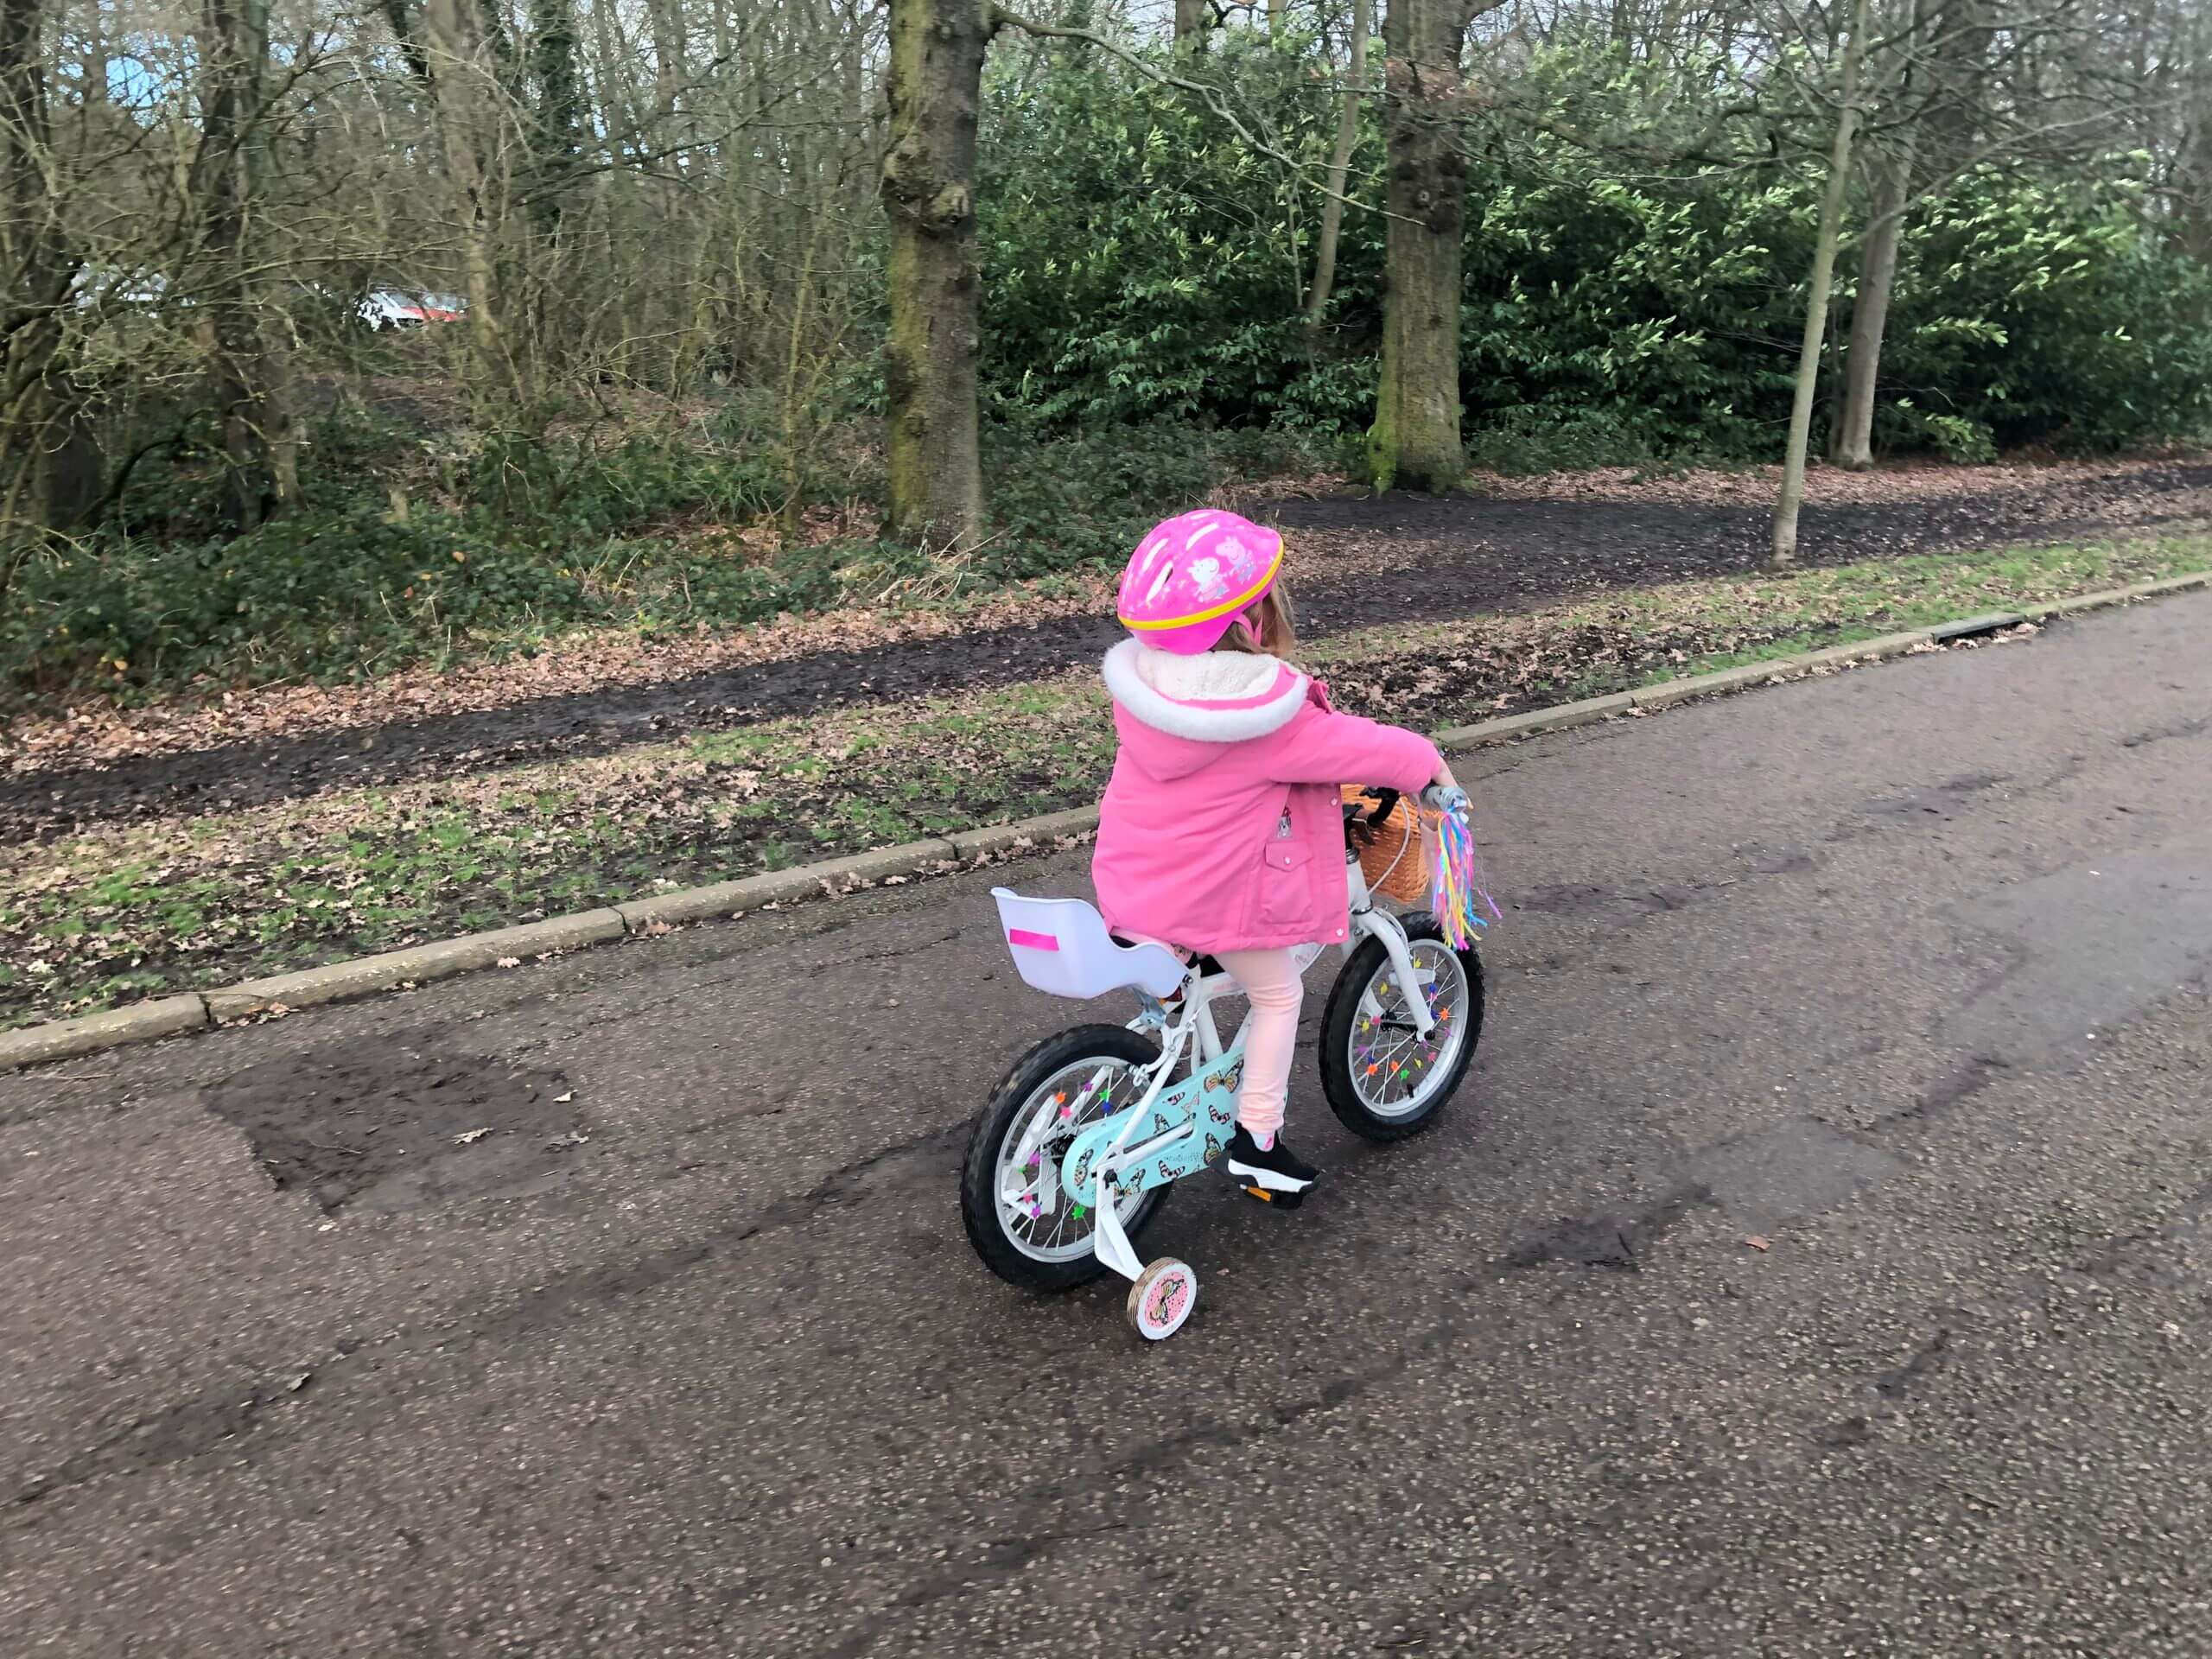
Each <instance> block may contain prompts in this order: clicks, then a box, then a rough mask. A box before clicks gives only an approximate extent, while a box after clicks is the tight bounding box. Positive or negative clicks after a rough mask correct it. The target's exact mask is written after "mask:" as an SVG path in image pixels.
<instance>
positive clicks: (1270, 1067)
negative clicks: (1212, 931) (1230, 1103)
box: [1215, 950, 1306, 1137]
mask: <svg viewBox="0 0 2212 1659" xmlns="http://www.w3.org/2000/svg"><path fill="white" fill-rule="evenodd" d="M1215 960H1216V961H1217V962H1219V963H1221V965H1222V966H1223V967H1224V968H1226V969H1228V970H1229V972H1230V976H1231V977H1232V978H1234V979H1235V980H1236V983H1237V986H1238V987H1239V988H1241V989H1242V990H1243V993H1244V995H1245V999H1246V1000H1247V1001H1249V1002H1250V1003H1251V1005H1252V1017H1251V1018H1250V1019H1249V1020H1248V1021H1246V1023H1245V1027H1244V1086H1243V1088H1242V1089H1241V1090H1238V1091H1237V1095H1236V1121H1237V1122H1239V1123H1241V1124H1243V1126H1244V1127H1245V1128H1247V1129H1249V1130H1250V1131H1251V1132H1252V1133H1253V1134H1254V1135H1259V1136H1263V1137H1264V1136H1267V1135H1273V1134H1274V1132H1275V1131H1276V1130H1277V1129H1280V1128H1282V1109H1283V1102H1284V1100H1285V1098H1286V1097H1287V1096H1288V1095H1289V1093H1290V1062H1291V1058H1292V1056H1293V1055H1294V1054H1295V1053H1296V1052H1298V1005H1299V1003H1300V1001H1302V1000H1303V999H1304V997H1305V995H1306V984H1305V982H1304V981H1303V980H1302V979H1300V976H1299V972H1298V964H1297V959H1296V957H1294V955H1293V954H1292V952H1290V951H1289V950H1222V951H1217V952H1216V953H1215Z"/></svg>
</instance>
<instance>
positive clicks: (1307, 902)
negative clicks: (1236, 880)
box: [1252, 812, 1313, 933]
mask: <svg viewBox="0 0 2212 1659" xmlns="http://www.w3.org/2000/svg"><path fill="white" fill-rule="evenodd" d="M1312 860H1313V849H1312V848H1310V847H1308V846H1307V845H1306V837H1305V836H1301V835H1300V834H1299V833H1298V832H1297V830H1296V829H1295V828H1294V826H1293V825H1292V823H1291V821H1290V815H1289V814H1288V813H1287V812H1286V813H1284V814H1283V816H1282V821H1281V823H1278V824H1276V826H1275V832H1274V835H1272V836H1268V839H1267V841H1266V842H1265V843H1264V844H1263V845H1262V848H1261V849H1260V879H1259V894H1258V902H1257V903H1256V904H1255V906H1253V914H1252V925H1253V927H1254V929H1255V931H1260V932H1262V933H1265V932H1268V931H1276V930H1280V929H1282V928H1287V927H1297V926H1300V925H1303V924H1304V922H1305V921H1306V915H1307V912H1309V911H1310V910H1311V909H1312V908H1313V906H1312V903H1311V898H1312V895H1311V893H1310V892H1309V891H1308V889H1309V887H1310V886H1311V878H1310V877H1309V876H1308V874H1307V872H1306V866H1307V865H1308V864H1309V863H1310V862H1311V861H1312Z"/></svg>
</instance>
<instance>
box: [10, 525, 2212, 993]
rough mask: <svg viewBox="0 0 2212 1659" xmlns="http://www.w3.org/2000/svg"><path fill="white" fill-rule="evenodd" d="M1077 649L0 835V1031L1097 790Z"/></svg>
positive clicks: (1853, 606) (1568, 652)
mask: <svg viewBox="0 0 2212 1659" xmlns="http://www.w3.org/2000/svg"><path fill="white" fill-rule="evenodd" d="M2208 566H2212V537H2203V536H2196V537H2182V538H2167V539H2163V540H2155V541H2139V542H2129V543H2113V544H2107V545H2099V546H2088V547H2055V548H2042V549H2031V550H2017V549H2015V550H1999V551H1994V552H1988V553H1980V554H1973V555H1967V556H1926V557H1922V558H1916V559H1906V560H1889V561H1882V562H1879V563H1866V564H1863V565H1854V566H1841V567H1835V568H1831V569H1823V570H1819V571H1814V572H1808V573H1805V574H1803V575H1794V576H1789V577H1779V578H1769V577H1761V578H1756V579H1738V580H1708V581H1703V582H1686V583H1679V584H1673V585H1670V586H1667V587H1662V588H1648V589H1640V590H1633V591H1630V592H1624V593H1619V594H1611V595H1609V596H1607V597H1605V598H1604V599H1601V600H1596V601H1586V602H1581V603H1576V604H1571V605H1564V606H1559V607H1552V608H1550V609H1547V610H1542V611H1537V612H1531V613H1518V614H1513V615H1507V616H1491V617H1481V618H1472V619H1464V620H1455V621H1452V622H1445V623H1435V624H1428V625H1414V626H1394V627H1389V628H1379V629H1370V630H1366V631H1363V632H1360V633H1357V634H1352V635H1345V636H1341V637H1339V638H1336V639H1330V640H1328V641H1326V642H1325V643H1324V644H1323V645H1320V646H1319V647H1317V648H1316V649H1315V651H1314V652H1312V653H1311V656H1312V659H1313V667H1314V669H1315V671H1317V672H1318V673H1320V674H1321V675H1323V676H1324V677H1326V678H1328V679H1329V681H1330V683H1331V686H1332V692H1333V694H1334V695H1335V697H1336V699H1337V701H1338V704H1339V705H1340V706H1342V707H1345V708H1348V709H1354V710H1356V711H1357V712H1360V713H1364V714H1370V715H1376V716H1377V717H1381V718H1388V719H1390V720H1393V721H1399V722H1402V723H1404V724H1408V725H1414V726H1418V727H1421V728H1425V729H1428V730H1432V731H1439V730H1444V729H1447V728H1452V727H1456V726H1460V725H1465V724H1467V723H1469V722H1471V721H1480V720H1484V719H1489V718H1491V717H1494V716H1498V715H1513V714H1518V713H1523V712H1527V711H1529V710H1533V709H1542V708H1545V707H1548V706H1553V705H1556V704H1559V703H1561V702H1571V701H1573V700H1575V699H1578V698H1581V697H1587V696H1599V695H1602V694H1605V693H1607V692H1612V691H1622V690H1635V689H1637V688H1640V687H1643V686H1647V685H1649V684H1652V683H1656V682H1659V681H1664V680H1667V679H1670V678H1676V677H1684V676H1688V675H1694V674H1698V673H1703V672H1707V671H1713V670H1715V669H1719V668H1723V667H1728V666H1732V665H1734V664H1739V663H1757V662H1761V661H1765V660H1770V659H1773V658H1781V657H1784V656H1788V655H1790V654H1793V653H1796V652H1803V651H1807V650H1811V649H1817V648H1819V647H1822V646H1833V645H1848V644H1852V643H1855V642H1858V641H1860V640H1864V639H1871V638H1873V637H1875V636H1877V635H1878V634H1882V633H1887V632H1896V631H1897V630H1900V629H1905V628H1911V627H1916V626H1929V625H1930V624H1934V623H1938V622H1942V621H1946V620H1951V619H1954V618H1957V617H1961V616H1966V615H1970V614H1974V613H1983V612H1989V611H1995V610H2004V609H2017V608H2020V607H2026V606H2031V605H2035V604H2038V603H2046V602H2050V601H2055V600H2058V599H2062V598H2065V597H2069V596H2071V595H2075V594H2083V593H2088V592H2092V591H2096V590H2101V589H2103V588H2112V587H2114V586H2117V585H2119V584H2120V583H2124V582H2133V581H2138V580H2142V579H2145V578H2152V577H2160V576H2168V575H2180V574H2183V573H2185V572H2191V571H2196V570H2201V569H2206V568H2207V567H2208ZM1111 759H1112V733H1111V728H1110V723H1109V721H1108V720H1107V718H1106V712H1105V704H1104V698H1103V691H1102V690H1100V688H1099V686H1098V683H1097V679H1096V674H1095V672H1094V671H1090V670H1088V669H1086V670H1083V671H1076V672H1071V673H1068V674H1064V675H1060V676H1057V677H1053V678H1051V679H1047V680H1043V681H1037V682H1032V683H1025V684H1020V685H1014V686H1006V687H997V688H992V689H989V690H982V691H977V692H973V693H968V694H964V695H959V696H936V697H930V698H926V699H920V700H916V701H913V702H906V703H899V704H894V705H892V706H889V707H884V708H876V709H845V710H840V711H836V712H835V713H832V714H829V715H818V716H809V717H795V718H791V719H787V720H784V721H774V722H771V723H769V724H766V725H763V726H760V727H755V728H745V729H742V730H738V731H721V732H712V733H702V734H696V735H695V736H691V737H688V738H682V739H677V740H674V741H669V742H666V743H661V744H655V745H648V746H639V747H633V748H631V749H628V750H625V751H621V752H619V753H614V754H610V755H602V756H596V757H591V758H588V759H582V760H574V761H565V762H564V761H550V762H545V763H542V764H537V765H531V766H518V767H512V768H508V769H505V770H504V771H499V772H488V773H485V774H482V775H480V776H476V777H470V778H462V779H441V780H436V781H428V782H423V783H420V784H411V785H394V786H391V787H385V788H379V789H367V790H360V791H346V792H341V793H339V794H334V795H331V796H326V797H321V798H316V799H315V800H313V801H309V802H306V803H299V804H283V805H277V806H270V807H265V808H254V809H249V810H245V811H242V812H238V813H234V814H230V815H221V816H210V817H194V818H183V819H175V820H167V821H156V822H155V823H150V824H142V825H131V826H116V827H111V828H103V829H97V830H92V831H89V832H87V833H86V834H84V835H81V836H76V837H73V838H71V839H68V840H66V841H61V842H54V843H49V844H47V845H44V846H23V847H17V848H16V849H10V850H9V851H8V852H6V853H4V854H0V876H4V880H0V1029H8V1028H11V1027H19V1026H22V1025H26V1024H30V1023H34V1022H37V1021H42V1020H55V1019H62V1018H67V1017H70V1016H73V1015H76V1014H86V1013H90V1012H95V1011H99V1010H101V1009H105V1008H109V1007H115V1006H117V1005H118V1004H120V1003H124V1002H128V1001H134V1000H136V999H137V998H140V997H148V996H161V995H169V994H173V993H175V992H177V991H180V990H184V989H188V988H194V987H203V988H204V987H208V986H212V985H219V984H225V983H230V982H236V981H238V980H243V979H248V978H252V977H256V976H264V975H269V974H275V973H280V972H285V971H289V970H291V969H301V968H307V967H313V966H316V965H320V964H322V963H330V962H334V961H340V960H344V959H346V958H349V957H359V956H363V955H366V954H371V953H374V952H378V951H384V950H393V949H396V948H401V947H404V946H406V945H409V944H419V943H422V942H423V941H425V940H430V939H437V938H448V937H451V936H453V935H455V934H459V933H466V932H471V931H479V930H484V929H489V928H493V927H499V926H504V925H512V924H515V923H520V922H529V921H534V920H537V919H539V918H544V917H547V916H556V915H560V914H562V913H564V912H574V911H579V910H584V909H588V908H591V907H594V906H603V905H608V904H613V903H615V902H619V901H621V900H626V899H642V898H650V897H652V896H654V895H655V894H657V893H664V892H668V891H671V890H672V889H675V888H678V887H690V886H693V885H696V884H700V883H704V882H709V881H715V880H728V879H731V878H734V877H739V876H743V875H747V874H754V873H757V872H760V871H763V870H776V869H782V868H791V867H792V866H794V865H798V864H802V863H805V862H808V861H813V860H816V859H821V858H826V857H832V856H836V855H841V854H847V853H853V852H859V851H863V850H867V849H874V848H880V847H885V846H891V845H896V844H899V843H900V842H910V841H914V840H918V839H921V838H925V837H927V836H938V835H944V834H947V833H950V832H951V831H954V830H957V829H969V828H972V827H976V826H987V825H989V824H992V823H1005V822H1007V821H1009V820H1013V819H1018V818H1021V817H1027V816H1030V815H1034V814H1041V813H1046V812H1050V811H1053V810H1060V809H1065V808H1068V807H1071V806H1082V805H1088V804H1090V803H1091V802H1093V801H1095V800H1096V795H1097V791H1098V789H1099V787H1100V786H1101V785H1102V784H1103V779H1104V777H1105V773H1106V771H1107V769H1108V767H1109V765H1110V763H1111Z"/></svg>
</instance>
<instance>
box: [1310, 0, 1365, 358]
mask: <svg viewBox="0 0 2212 1659" xmlns="http://www.w3.org/2000/svg"><path fill="white" fill-rule="evenodd" d="M1374 13H1375V5H1374V0H1352V8H1351V47H1350V49H1349V50H1348V51H1347V52H1346V53H1345V54H1344V113H1343V115H1342V116H1341V117H1340V118H1338V122H1337V148H1336V150H1335V152H1334V153H1333V154H1332V156H1330V157H1329V194H1328V197H1327V199H1326V200H1324V201H1323V202H1322V203H1321V231H1320V235H1319V238H1317V239H1316V241H1315V243H1314V245H1313V287H1312V288H1311V289H1307V290H1306V328H1307V329H1308V330H1309V331H1318V330H1319V327H1321V315H1322V313H1323V312H1325V311H1326V310H1327V309H1328V308H1329V294H1330V291H1331V290H1332V289H1334V288H1335V286H1336V283H1337V243H1338V239H1339V238H1341V236H1342V234H1343V232H1344V186H1345V185H1346V184H1347V183H1349V182H1350V181H1351V153H1352V150H1353V149H1355V148H1356V147H1357V145H1358V143H1359V100H1360V96H1361V93H1362V91H1363V88H1364V86H1365V84H1366V80H1367V35H1368V31H1369V30H1370V29H1372V28H1373V27H1374V22H1373V19H1374Z"/></svg>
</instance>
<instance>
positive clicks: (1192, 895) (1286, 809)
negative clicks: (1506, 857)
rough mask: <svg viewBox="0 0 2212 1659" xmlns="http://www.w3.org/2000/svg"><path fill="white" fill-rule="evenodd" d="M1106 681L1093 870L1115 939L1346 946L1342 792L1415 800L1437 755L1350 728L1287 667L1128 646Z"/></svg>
mask: <svg viewBox="0 0 2212 1659" xmlns="http://www.w3.org/2000/svg"><path fill="white" fill-rule="evenodd" d="M1105 675H1106V689H1107V690H1108V691H1109V692H1110V693H1111V694H1112V696H1113V698H1114V728H1115V730H1116V733H1117V734H1119V735H1120V738H1121V745H1122V747H1121V753H1119V754H1118V755H1116V757H1115V760H1114V775H1113V777H1112V779H1110V780H1109V782H1108V784H1107V785H1106V798H1105V799H1104V800H1103V802H1101V803H1100V804H1099V809H1098V847H1097V851H1096V854H1095V855H1093V857H1092V859H1091V862H1090V874H1091V880H1092V882H1093V883H1094V885H1095V886H1096V887H1097V890H1098V907H1099V909H1100V910H1101V911H1102V912H1103V913H1104V915H1105V918H1106V925H1108V926H1109V927H1110V928H1112V929H1113V930H1114V931H1116V932H1117V933H1121V934H1124V935H1129V936H1136V937H1141V938H1151V939H1159V940H1162V941H1165V942H1166V943H1168V944H1177V945H1181V946H1182V947H1184V948H1185V949H1186V950H1202V951H1208V952H1211V951H1217V950H1276V949H1279V948H1281V947H1282V946H1286V945H1295V944H1313V943H1316V942H1319V943H1320V944H1338V943H1340V942H1341V941H1342V940H1343V938H1344V934H1345V931H1346V929H1347V927H1348V926H1349V925H1350V918H1349V916H1348V914H1347V913H1346V909H1345V889H1344V814H1343V810H1342V801H1341V798H1340V796H1339V795H1338V785H1343V784H1376V785H1383V786H1384V787H1386V788H1389V789H1395V790H1398V791H1402V792H1403V793H1407V794H1411V793H1412V792H1413V791H1415V790H1418V789H1420V788H1421V787H1422V786H1423V785H1426V784H1427V783H1428V782H1430V781H1431V780H1432V779H1433V778H1434V777H1435V776H1436V771H1437V766H1438V765H1439V756H1438V754H1437V752H1436V746H1435V745H1434V744H1433V743H1431V742H1430V741H1428V740H1427V738H1425V737H1422V736H1421V735H1420V734H1418V733H1414V732H1409V731H1406V730H1404V729H1403V728H1400V727H1396V726H1383V725H1379V724H1377V723H1376V721H1371V720H1362V719H1360V718H1359V717H1358V716H1357V715H1340V714H1338V713H1337V712H1336V711H1335V710H1334V709H1331V708H1330V707H1329V698H1328V692H1327V690H1326V688H1325V687H1324V686H1322V685H1320V684H1319V683H1317V682H1315V681H1313V680H1309V679H1308V678H1307V677H1306V676H1305V675H1303V674H1301V673H1300V672H1299V671H1297V670H1296V669H1294V668H1292V667H1291V666H1289V664H1286V663H1282V662H1279V661H1277V660H1276V659H1275V658H1273V657H1259V656H1249V655H1246V654H1243V653H1242V652H1224V651H1216V652H1205V653H1202V654H1200V655H1198V656H1195V657H1180V656H1176V655H1173V653H1170V652H1162V651H1149V650H1147V649H1146V648H1145V647H1144V646H1143V645H1140V644H1138V642H1137V641H1135V639H1128V640H1124V641H1123V642H1122V644H1121V645H1116V647H1115V648H1114V649H1113V650H1112V651H1110V652H1108V653H1107V656H1106V667H1105Z"/></svg>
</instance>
